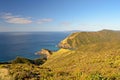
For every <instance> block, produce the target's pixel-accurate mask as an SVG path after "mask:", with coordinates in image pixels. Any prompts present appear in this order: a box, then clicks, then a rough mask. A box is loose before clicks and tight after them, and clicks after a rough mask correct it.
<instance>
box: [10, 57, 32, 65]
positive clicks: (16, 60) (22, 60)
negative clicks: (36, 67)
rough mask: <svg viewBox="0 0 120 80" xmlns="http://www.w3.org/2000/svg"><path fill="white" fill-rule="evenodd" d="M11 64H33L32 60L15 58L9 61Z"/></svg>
mask: <svg viewBox="0 0 120 80" xmlns="http://www.w3.org/2000/svg"><path fill="white" fill-rule="evenodd" d="M11 63H12V64H16V63H28V64H30V63H33V61H32V60H30V59H27V58H23V57H16V59H14V60H12V61H11Z"/></svg>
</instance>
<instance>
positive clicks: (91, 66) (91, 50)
mask: <svg viewBox="0 0 120 80" xmlns="http://www.w3.org/2000/svg"><path fill="white" fill-rule="evenodd" d="M74 35H75V36H74ZM76 35H77V36H76ZM81 35H82V36H81ZM119 35H120V32H113V31H100V32H93V33H92V32H89V33H85V32H84V33H74V34H72V35H70V36H69V37H68V38H69V39H70V37H74V38H72V39H71V43H70V44H72V45H71V46H73V45H76V44H77V46H74V47H75V48H76V49H75V50H67V49H60V50H59V51H57V52H56V53H54V54H53V55H52V56H51V58H49V59H48V61H47V62H46V63H45V64H44V65H43V67H48V68H50V69H52V70H53V71H54V73H55V74H60V73H61V76H62V78H63V79H65V80H67V79H72V80H73V79H77V80H79V79H80V80H120V42H119V40H120V37H119ZM81 39H82V40H83V41H84V43H83V41H81ZM63 41H64V40H63ZM66 41H67V40H66ZM81 44H82V45H81ZM78 45H79V46H78ZM64 75H65V76H64Z"/></svg>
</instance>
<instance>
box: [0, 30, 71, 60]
mask: <svg viewBox="0 0 120 80" xmlns="http://www.w3.org/2000/svg"><path fill="white" fill-rule="evenodd" d="M68 35H69V33H66V32H1V33H0V62H4V61H10V60H13V59H15V58H16V57H17V56H21V57H25V58H29V59H35V58H39V57H40V56H39V55H35V52H37V51H40V50H41V49H42V48H46V49H50V50H53V51H56V50H58V47H57V45H58V43H59V42H60V41H61V40H63V39H64V38H65V37H67V36H68Z"/></svg>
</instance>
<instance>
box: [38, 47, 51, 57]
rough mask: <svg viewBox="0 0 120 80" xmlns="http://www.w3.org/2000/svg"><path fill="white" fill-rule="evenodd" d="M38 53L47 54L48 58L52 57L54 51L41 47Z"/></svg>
mask: <svg viewBox="0 0 120 80" xmlns="http://www.w3.org/2000/svg"><path fill="white" fill-rule="evenodd" d="M36 54H38V55H45V58H47V59H48V58H49V57H50V55H52V51H50V50H48V49H41V50H40V51H38V52H37V53H36Z"/></svg>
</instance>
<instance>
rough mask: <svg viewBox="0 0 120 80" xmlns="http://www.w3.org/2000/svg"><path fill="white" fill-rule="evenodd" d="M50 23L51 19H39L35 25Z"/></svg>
mask: <svg viewBox="0 0 120 80" xmlns="http://www.w3.org/2000/svg"><path fill="white" fill-rule="evenodd" d="M52 21H53V19H52V18H44V19H40V20H38V22H37V23H39V24H43V23H47V22H52Z"/></svg>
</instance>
